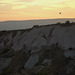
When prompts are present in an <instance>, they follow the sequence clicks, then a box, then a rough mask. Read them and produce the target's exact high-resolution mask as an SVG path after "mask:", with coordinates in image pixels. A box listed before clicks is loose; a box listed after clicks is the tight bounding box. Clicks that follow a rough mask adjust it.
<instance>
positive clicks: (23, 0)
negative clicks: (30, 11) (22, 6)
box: [16, 0, 34, 2]
mask: <svg viewBox="0 0 75 75" xmlns="http://www.w3.org/2000/svg"><path fill="white" fill-rule="evenodd" d="M16 1H17V2H32V1H34V0H16Z"/></svg>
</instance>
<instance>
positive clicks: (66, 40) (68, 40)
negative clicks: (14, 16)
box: [0, 25, 75, 51]
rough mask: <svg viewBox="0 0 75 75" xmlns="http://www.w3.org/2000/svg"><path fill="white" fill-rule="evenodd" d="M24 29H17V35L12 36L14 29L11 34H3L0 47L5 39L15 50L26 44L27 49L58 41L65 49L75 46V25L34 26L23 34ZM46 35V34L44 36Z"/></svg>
mask: <svg viewBox="0 0 75 75" xmlns="http://www.w3.org/2000/svg"><path fill="white" fill-rule="evenodd" d="M21 33H22V31H19V30H18V31H17V34H16V35H15V37H14V38H13V37H12V34H13V31H12V32H11V33H10V34H7V35H3V36H2V37H3V39H2V37H1V39H2V42H1V43H0V47H3V41H4V40H7V39H8V40H9V41H8V42H7V44H6V45H7V46H10V44H12V47H11V48H13V49H14V50H15V51H18V50H21V49H23V47H24V45H26V46H27V49H31V48H32V47H35V46H37V47H39V49H40V48H41V46H42V45H52V44H56V43H58V44H59V45H61V46H63V47H64V48H65V49H68V48H70V47H72V48H75V25H72V26H68V27H62V26H60V25H51V26H42V27H34V28H32V29H31V30H30V31H25V32H24V33H23V34H22V35H21ZM43 35H44V36H43Z"/></svg>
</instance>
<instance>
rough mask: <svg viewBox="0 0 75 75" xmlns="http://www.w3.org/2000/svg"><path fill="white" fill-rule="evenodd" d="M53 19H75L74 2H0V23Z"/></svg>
mask: <svg viewBox="0 0 75 75" xmlns="http://www.w3.org/2000/svg"><path fill="white" fill-rule="evenodd" d="M59 12H61V13H62V14H59ZM53 18H75V0H0V21H6V20H32V19H53Z"/></svg>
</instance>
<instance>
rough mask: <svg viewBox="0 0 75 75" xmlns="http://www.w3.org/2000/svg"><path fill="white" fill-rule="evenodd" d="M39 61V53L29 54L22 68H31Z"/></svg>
mask: <svg viewBox="0 0 75 75" xmlns="http://www.w3.org/2000/svg"><path fill="white" fill-rule="evenodd" d="M38 61H39V54H34V55H31V56H30V58H29V59H28V61H27V62H26V64H25V66H24V68H32V67H33V66H35V65H36V63H37V62H38Z"/></svg>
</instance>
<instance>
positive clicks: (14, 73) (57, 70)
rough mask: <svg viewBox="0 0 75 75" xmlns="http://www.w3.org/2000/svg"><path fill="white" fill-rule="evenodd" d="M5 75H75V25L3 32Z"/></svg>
mask: <svg viewBox="0 0 75 75" xmlns="http://www.w3.org/2000/svg"><path fill="white" fill-rule="evenodd" d="M0 74H1V75H75V23H69V22H68V21H67V22H66V23H62V24H61V23H57V24H53V25H43V26H38V25H35V26H33V28H30V29H24V30H11V31H0Z"/></svg>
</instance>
